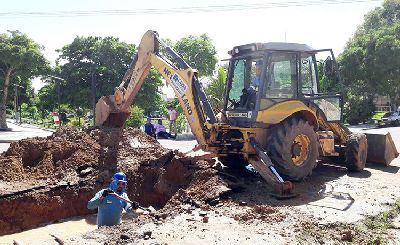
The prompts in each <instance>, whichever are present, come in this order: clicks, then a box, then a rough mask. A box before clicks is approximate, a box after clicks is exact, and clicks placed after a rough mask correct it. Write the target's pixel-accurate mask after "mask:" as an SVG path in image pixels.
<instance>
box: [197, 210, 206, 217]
mask: <svg viewBox="0 0 400 245" xmlns="http://www.w3.org/2000/svg"><path fill="white" fill-rule="evenodd" d="M199 215H200V216H202V217H204V216H206V215H207V212H204V211H200V212H199Z"/></svg>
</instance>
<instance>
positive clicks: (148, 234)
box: [143, 231, 153, 238]
mask: <svg viewBox="0 0 400 245" xmlns="http://www.w3.org/2000/svg"><path fill="white" fill-rule="evenodd" d="M152 233H153V232H152V231H145V232H143V236H148V237H149V238H150V237H151V234H152Z"/></svg>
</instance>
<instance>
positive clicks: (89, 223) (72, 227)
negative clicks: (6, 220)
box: [0, 214, 97, 245]
mask: <svg viewBox="0 0 400 245" xmlns="http://www.w3.org/2000/svg"><path fill="white" fill-rule="evenodd" d="M95 229H97V226H96V214H92V215H87V216H81V217H75V218H71V219H67V220H63V221H61V222H60V223H54V224H49V225H46V226H41V227H38V228H35V229H31V230H27V231H23V232H19V233H14V234H10V235H5V236H1V237H0V244H13V242H14V241H16V242H18V243H19V244H48V245H49V244H58V243H57V242H56V241H55V238H54V237H53V236H52V235H55V236H56V237H58V238H60V239H61V240H66V238H68V237H72V236H76V235H80V234H83V233H86V232H89V231H93V230H95Z"/></svg>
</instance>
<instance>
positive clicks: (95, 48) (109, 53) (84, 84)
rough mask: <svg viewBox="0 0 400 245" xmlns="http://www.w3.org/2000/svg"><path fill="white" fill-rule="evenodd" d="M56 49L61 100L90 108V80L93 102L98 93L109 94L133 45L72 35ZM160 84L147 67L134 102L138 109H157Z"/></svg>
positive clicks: (130, 55) (111, 38)
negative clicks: (57, 52)
mask: <svg viewBox="0 0 400 245" xmlns="http://www.w3.org/2000/svg"><path fill="white" fill-rule="evenodd" d="M59 52H60V56H59V58H58V62H60V63H62V65H61V66H60V68H61V73H60V75H59V76H61V77H62V78H64V79H65V80H66V82H65V84H64V86H63V87H62V90H63V96H62V97H63V103H68V104H71V105H73V106H74V107H78V106H82V107H83V108H91V106H92V100H91V99H90V98H92V79H94V80H95V83H96V94H97V97H96V101H97V99H98V98H99V97H100V95H110V94H113V93H114V88H115V87H117V86H119V85H120V83H121V82H122V78H123V76H124V74H125V72H126V70H127V69H128V67H129V64H130V63H131V61H132V57H133V55H134V53H135V52H136V47H135V45H133V44H127V43H125V42H121V41H119V39H118V38H115V37H105V38H101V37H76V38H75V39H74V41H73V42H72V43H71V44H68V45H65V46H64V47H63V48H62V49H61V50H59ZM161 84H162V82H161V77H160V75H159V74H157V73H155V71H153V70H151V71H150V74H149V76H147V78H146V80H145V82H144V84H143V86H142V88H141V89H140V91H139V93H138V94H137V96H136V99H135V101H134V103H135V105H137V106H139V107H141V108H142V109H148V108H154V107H155V108H157V105H158V104H159V101H160V100H161V97H160V92H159V91H158V87H159V86H160V85H161ZM77 88H78V89H77Z"/></svg>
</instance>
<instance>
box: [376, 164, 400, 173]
mask: <svg viewBox="0 0 400 245" xmlns="http://www.w3.org/2000/svg"><path fill="white" fill-rule="evenodd" d="M368 168H372V169H375V170H379V171H382V172H386V173H392V174H397V173H398V172H399V170H400V167H398V166H384V165H378V164H369V165H368Z"/></svg>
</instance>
